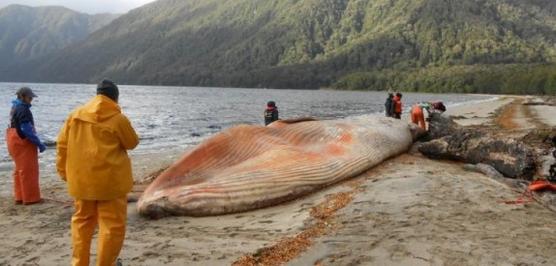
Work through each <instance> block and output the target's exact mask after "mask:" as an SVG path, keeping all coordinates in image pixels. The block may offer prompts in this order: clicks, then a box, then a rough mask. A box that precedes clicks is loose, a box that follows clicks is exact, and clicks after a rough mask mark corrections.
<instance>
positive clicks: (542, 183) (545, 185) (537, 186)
mask: <svg viewBox="0 0 556 266" xmlns="http://www.w3.org/2000/svg"><path fill="white" fill-rule="evenodd" d="M527 190H528V191H543V190H552V191H556V185H554V184H552V183H550V181H548V180H541V179H539V180H535V181H533V182H531V184H529V187H527Z"/></svg>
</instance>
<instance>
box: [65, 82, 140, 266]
mask: <svg viewBox="0 0 556 266" xmlns="http://www.w3.org/2000/svg"><path fill="white" fill-rule="evenodd" d="M118 97H119V90H118V87H117V86H116V84H114V83H113V82H112V81H109V80H103V81H102V82H101V83H100V84H98V86H97V96H96V97H94V98H93V99H92V100H90V101H89V102H88V103H86V104H85V105H84V106H81V107H78V108H77V109H76V110H74V111H73V112H72V113H71V114H70V115H69V117H68V118H67V120H66V122H65V124H64V126H63V127H62V129H61V131H60V134H59V136H58V145H57V149H58V156H57V160H56V167H57V170H58V173H59V175H60V176H61V177H62V179H63V180H64V181H66V182H67V184H68V190H69V194H70V195H71V196H72V197H73V198H74V199H75V202H74V205H75V212H74V214H73V216H72V218H71V235H72V247H73V254H72V262H71V264H72V265H74V266H81V265H89V257H90V245H91V240H92V237H93V234H94V231H95V228H96V226H97V224H98V225H99V238H98V245H97V246H98V247H97V248H98V251H97V265H100V266H105V265H106V266H112V265H114V264H115V263H116V261H117V259H118V255H119V253H120V250H121V248H122V245H123V242H124V238H125V230H126V219H127V194H128V193H129V192H130V191H131V188H132V186H133V177H132V172H131V161H130V159H129V156H128V154H127V150H131V149H134V148H135V147H136V146H137V145H138V144H139V138H138V136H137V134H136V133H135V130H134V129H133V127H132V125H131V123H130V121H129V120H128V118H127V117H126V116H125V115H124V114H122V111H121V109H120V106H119V105H118Z"/></svg>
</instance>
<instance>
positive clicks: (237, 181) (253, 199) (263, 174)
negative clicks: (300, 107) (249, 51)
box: [138, 116, 418, 218]
mask: <svg viewBox="0 0 556 266" xmlns="http://www.w3.org/2000/svg"><path fill="white" fill-rule="evenodd" d="M417 131H418V129H417V128H416V127H413V126H411V125H409V124H408V123H407V122H403V121H401V120H395V119H390V118H384V117H378V116H362V117H358V118H351V119H342V120H328V121H296V122H292V121H289V122H288V121H278V122H275V123H273V124H271V125H270V126H268V127H262V126H249V125H242V126H236V127H233V128H230V129H227V130H225V131H223V132H221V133H219V134H217V135H215V136H213V137H211V138H209V139H208V140H206V141H204V142H202V143H201V144H199V145H198V146H197V147H196V148H194V149H193V150H191V151H189V152H187V153H186V154H185V155H184V156H183V157H182V158H181V159H180V160H179V161H177V162H176V163H174V164H173V165H172V166H170V167H169V168H168V169H167V170H166V171H164V172H163V173H161V174H160V175H159V176H158V177H157V178H156V179H155V180H154V182H153V183H152V184H150V185H149V186H148V187H147V189H146V190H145V192H144V193H143V195H142V196H141V198H140V199H139V202H138V210H139V212H140V213H141V214H142V215H144V216H148V217H151V218H160V217H163V216H168V215H188V216H210V215H220V214H228V213H235V212H242V211H248V210H253V209H257V208H262V207H267V206H271V205H276V204H279V203H281V202H283V201H286V200H290V199H294V198H297V197H299V196H302V195H305V194H308V193H310V192H313V191H316V190H318V189H321V188H323V187H325V186H328V185H331V184H334V183H336V182H338V181H341V180H345V179H347V178H351V177H355V176H357V175H359V174H361V173H363V172H365V171H366V170H368V169H370V168H371V167H373V166H375V165H377V164H379V163H381V162H382V161H384V160H386V159H388V158H390V157H393V156H395V155H399V154H401V153H404V152H406V151H407V150H408V149H409V148H410V146H411V145H412V143H413V140H414V137H415V135H416V132H417Z"/></svg>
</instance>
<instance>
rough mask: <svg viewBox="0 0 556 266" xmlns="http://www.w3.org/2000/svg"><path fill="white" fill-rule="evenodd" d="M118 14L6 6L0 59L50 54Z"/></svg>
mask: <svg viewBox="0 0 556 266" xmlns="http://www.w3.org/2000/svg"><path fill="white" fill-rule="evenodd" d="M116 17H117V16H116V15H111V14H101V15H87V14H83V13H78V12H75V11H73V10H69V9H67V8H63V7H28V6H21V5H10V6H7V7H5V8H2V9H0V61H1V62H2V64H3V65H9V64H12V63H15V62H22V61H25V60H29V59H33V58H38V57H41V56H44V55H47V54H49V53H51V52H53V51H56V50H60V49H62V48H64V47H66V46H67V45H69V44H72V43H75V42H77V41H81V40H83V39H85V38H86V37H87V36H88V35H89V34H90V33H92V32H93V31H96V30H98V29H100V28H101V27H103V26H105V25H107V24H109V23H110V22H111V21H112V20H113V19H114V18H116Z"/></svg>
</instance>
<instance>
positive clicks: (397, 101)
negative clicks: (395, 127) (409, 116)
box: [393, 92, 403, 119]
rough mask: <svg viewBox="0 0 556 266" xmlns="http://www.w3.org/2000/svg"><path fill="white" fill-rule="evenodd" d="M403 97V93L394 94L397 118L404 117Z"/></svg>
mask: <svg viewBox="0 0 556 266" xmlns="http://www.w3.org/2000/svg"><path fill="white" fill-rule="evenodd" d="M402 97H403V95H402V94H401V93H399V92H398V93H396V96H394V100H393V103H394V118H396V119H402V111H403V110H402V109H403V104H402Z"/></svg>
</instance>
